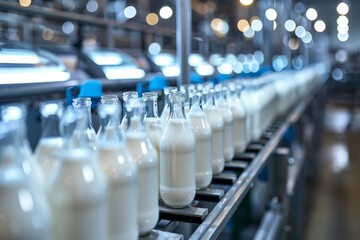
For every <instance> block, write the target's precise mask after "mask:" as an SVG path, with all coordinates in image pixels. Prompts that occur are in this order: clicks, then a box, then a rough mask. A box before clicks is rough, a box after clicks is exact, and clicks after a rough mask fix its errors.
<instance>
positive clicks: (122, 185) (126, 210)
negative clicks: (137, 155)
mask: <svg viewBox="0 0 360 240" xmlns="http://www.w3.org/2000/svg"><path fill="white" fill-rule="evenodd" d="M98 115H99V117H100V119H101V130H100V132H99V144H98V151H99V153H98V161H99V164H100V166H101V168H102V170H103V172H104V174H105V176H106V178H107V187H108V220H109V221H108V230H109V231H108V233H109V239H119V240H120V239H123V240H128V239H129V240H131V239H134V240H135V239H137V238H138V236H139V229H138V225H137V224H138V223H137V202H136V199H137V177H138V174H137V166H136V163H135V162H134V161H133V160H132V158H131V155H130V152H129V151H128V149H127V147H126V144H125V142H124V139H123V135H122V131H121V129H120V123H119V116H120V104H116V103H115V104H114V102H113V101H110V102H107V103H103V104H100V105H99V108H98Z"/></svg>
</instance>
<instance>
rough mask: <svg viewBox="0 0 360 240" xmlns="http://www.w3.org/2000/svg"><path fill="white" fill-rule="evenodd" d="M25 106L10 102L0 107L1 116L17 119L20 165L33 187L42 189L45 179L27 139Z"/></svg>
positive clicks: (10, 119)
mask: <svg viewBox="0 0 360 240" xmlns="http://www.w3.org/2000/svg"><path fill="white" fill-rule="evenodd" d="M26 116H27V108H26V106H25V105H24V104H11V105H5V106H2V107H1V118H2V120H3V121H4V122H11V121H19V125H20V129H19V131H20V138H21V140H20V143H21V144H20V146H19V153H20V154H21V156H22V157H21V158H22V162H21V166H22V169H23V171H24V173H25V174H26V175H27V176H28V177H29V179H30V181H31V185H32V186H34V188H37V189H39V190H42V191H44V190H45V179H44V174H43V173H42V170H41V167H40V165H39V163H38V162H37V161H36V159H35V158H34V156H33V154H32V150H31V148H30V144H29V141H28V139H27V124H26Z"/></svg>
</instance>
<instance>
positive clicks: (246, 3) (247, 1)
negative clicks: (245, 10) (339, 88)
mask: <svg viewBox="0 0 360 240" xmlns="http://www.w3.org/2000/svg"><path fill="white" fill-rule="evenodd" d="M253 2H254V0H240V3H241V4H242V5H244V6H250V5H251V4H252V3H253Z"/></svg>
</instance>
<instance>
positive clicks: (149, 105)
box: [145, 99, 159, 118]
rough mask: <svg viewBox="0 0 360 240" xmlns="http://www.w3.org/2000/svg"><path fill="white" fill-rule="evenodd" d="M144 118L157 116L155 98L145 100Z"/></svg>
mask: <svg viewBox="0 0 360 240" xmlns="http://www.w3.org/2000/svg"><path fill="white" fill-rule="evenodd" d="M145 112H146V114H145V118H158V117H159V114H158V104H157V99H148V100H146V101H145Z"/></svg>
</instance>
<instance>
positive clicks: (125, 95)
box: [121, 91, 138, 132]
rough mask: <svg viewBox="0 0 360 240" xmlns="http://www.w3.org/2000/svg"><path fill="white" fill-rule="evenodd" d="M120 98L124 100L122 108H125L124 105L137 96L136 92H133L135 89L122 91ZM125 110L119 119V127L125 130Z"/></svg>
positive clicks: (126, 124) (126, 123)
mask: <svg viewBox="0 0 360 240" xmlns="http://www.w3.org/2000/svg"><path fill="white" fill-rule="evenodd" d="M122 98H123V101H124V109H125V105H126V104H127V103H128V102H130V101H132V100H134V99H137V98H138V93H137V92H135V91H129V92H123V94H122ZM126 114H127V112H126V111H125V112H124V116H123V119H122V120H121V129H122V130H123V131H124V132H125V130H126V128H127V126H128V122H127V121H128V117H127V116H126Z"/></svg>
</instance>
